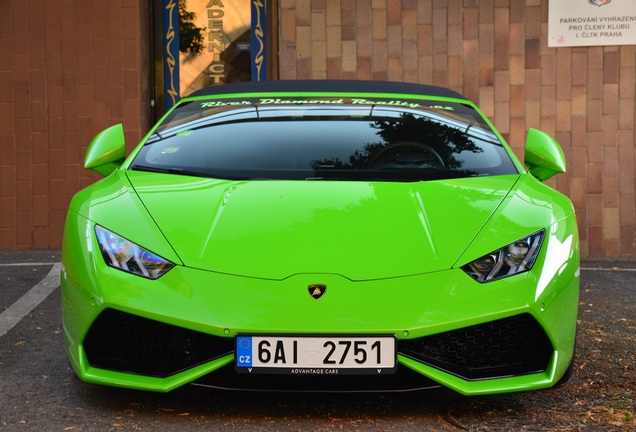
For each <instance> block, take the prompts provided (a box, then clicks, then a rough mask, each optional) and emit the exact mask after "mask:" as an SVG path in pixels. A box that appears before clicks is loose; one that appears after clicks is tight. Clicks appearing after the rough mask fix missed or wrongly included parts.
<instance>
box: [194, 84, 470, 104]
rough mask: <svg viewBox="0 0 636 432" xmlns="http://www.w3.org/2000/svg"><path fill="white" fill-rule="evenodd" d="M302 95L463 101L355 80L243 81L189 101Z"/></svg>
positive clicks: (431, 89) (416, 87)
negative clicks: (393, 95)
mask: <svg viewBox="0 0 636 432" xmlns="http://www.w3.org/2000/svg"><path fill="white" fill-rule="evenodd" d="M256 92H259V93H260V92H264V93H282V92H290V93H304V92H326V93H329V92H339V93H401V94H412V95H422V96H438V97H449V98H457V99H464V100H465V99H466V98H465V97H464V96H462V95H461V94H459V93H457V92H455V91H453V90H450V89H447V88H444V87H436V86H431V85H424V84H414V83H402V82H389V81H355V80H277V81H246V82H239V83H233V84H223V85H215V86H210V87H206V88H203V89H201V90H197V91H195V92H194V93H192V94H190V95H189V96H188V97H197V96H211V95H220V94H227V93H256Z"/></svg>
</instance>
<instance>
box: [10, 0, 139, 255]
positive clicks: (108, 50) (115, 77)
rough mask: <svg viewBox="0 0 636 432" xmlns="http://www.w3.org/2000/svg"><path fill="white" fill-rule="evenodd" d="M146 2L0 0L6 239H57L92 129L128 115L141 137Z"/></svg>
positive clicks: (13, 244) (40, 245)
mask: <svg viewBox="0 0 636 432" xmlns="http://www.w3.org/2000/svg"><path fill="white" fill-rule="evenodd" d="M144 3H145V2H143V1H140V0H108V1H96V0H92V1H91V0H82V1H74V0H0V11H1V13H0V50H1V54H0V249H33V248H35V249H59V248H60V247H61V244H62V229H63V224H64V219H65V216H66V209H67V208H68V203H69V201H70V198H71V197H72V195H73V194H74V193H75V192H76V191H78V190H79V189H80V188H81V187H83V186H85V185H88V184H89V183H92V182H93V181H94V180H95V179H96V178H98V177H97V176H96V175H94V174H93V173H92V172H89V171H87V170H84V169H83V166H82V161H83V158H84V153H85V151H86V147H87V146H88V144H89V143H90V141H91V139H92V138H93V136H94V135H95V134H96V133H97V132H99V131H100V130H102V129H104V128H106V127H107V126H110V125H112V124H115V123H122V122H123V123H124V128H125V132H126V139H127V142H128V144H130V145H132V144H135V143H136V142H139V139H140V138H141V135H142V133H143V132H144V131H145V129H146V128H147V125H144V124H142V123H144V120H143V119H144V117H145V116H143V115H142V113H143V110H144V109H145V108H144V107H143V105H142V100H147V97H142V93H143V92H144V88H147V86H148V77H147V70H148V69H147V67H146V63H147V60H146V61H145V62H144V61H142V59H143V58H144V56H146V57H147V54H144V51H143V49H142V45H143V44H145V43H147V42H145V39H147V38H146V37H145V33H143V28H144V24H143V23H144V21H147V20H146V19H145V18H146V17H145V16H144V15H142V7H143V4H144ZM142 16H143V18H144V19H143V20H142ZM142 34H144V37H143V38H142V37H141V35H142ZM144 67H145V71H146V73H145V74H144Z"/></svg>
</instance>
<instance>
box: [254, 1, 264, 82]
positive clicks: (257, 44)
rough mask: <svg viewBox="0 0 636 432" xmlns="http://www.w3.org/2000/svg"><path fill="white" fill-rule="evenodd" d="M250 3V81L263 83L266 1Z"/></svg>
mask: <svg viewBox="0 0 636 432" xmlns="http://www.w3.org/2000/svg"><path fill="white" fill-rule="evenodd" d="M250 1H251V3H252V31H251V36H252V37H251V39H252V42H251V48H252V81H265V80H266V79H267V74H266V72H267V71H266V61H265V60H266V54H265V46H266V45H265V42H266V39H265V25H266V24H265V23H266V19H265V18H266V17H265V2H266V1H267V0H250Z"/></svg>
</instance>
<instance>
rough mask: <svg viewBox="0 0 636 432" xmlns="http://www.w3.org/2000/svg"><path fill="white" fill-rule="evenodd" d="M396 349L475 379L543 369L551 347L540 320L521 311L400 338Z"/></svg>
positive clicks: (419, 359)
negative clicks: (458, 326) (460, 326)
mask: <svg viewBox="0 0 636 432" xmlns="http://www.w3.org/2000/svg"><path fill="white" fill-rule="evenodd" d="M399 351H400V353H402V354H404V355H406V356H408V357H411V358H413V359H415V360H418V361H421V362H422V363H426V364H428V365H430V366H433V367H435V368H438V369H442V370H444V371H446V372H449V373H451V374H453V375H457V376H459V377H461V378H464V379H468V380H478V379H487V378H499V377H506V376H514V375H525V374H530V373H536V372H543V371H545V370H546V368H547V367H548V363H549V362H550V358H551V357H552V352H553V348H552V344H551V343H550V341H549V339H548V337H547V335H546V334H545V332H544V331H543V329H542V328H541V326H540V325H539V323H538V322H537V321H536V320H535V319H534V318H533V317H532V316H531V315H530V314H522V315H517V316H513V317H510V318H504V319H500V320H497V321H491V322H488V323H484V324H478V325H474V326H471V327H465V328H461V329H458V330H453V331H450V332H446V333H440V334H436V335H432V336H427V337H423V338H419V339H413V340H406V341H401V342H400V343H399Z"/></svg>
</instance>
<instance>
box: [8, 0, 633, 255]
mask: <svg viewBox="0 0 636 432" xmlns="http://www.w3.org/2000/svg"><path fill="white" fill-rule="evenodd" d="M190 1H194V0H190ZM0 5H1V6H3V7H2V10H3V14H2V16H0V46H2V53H3V55H2V56H0V211H1V212H0V249H15V248H19V249H25V248H26V249H28V248H53V249H57V248H59V247H60V246H61V234H62V226H63V220H64V215H65V210H66V207H67V205H68V201H69V199H70V197H71V196H72V195H73V193H74V192H75V191H77V190H78V189H79V188H80V187H81V186H84V185H86V184H89V183H90V182H92V181H94V180H95V179H96V176H94V175H92V174H91V173H89V172H87V171H85V170H83V169H82V167H81V161H82V158H83V153H84V151H85V149H86V146H87V144H88V143H89V142H90V139H91V138H92V136H93V135H94V134H95V133H97V132H99V131H100V130H101V129H103V128H104V127H106V126H108V125H110V124H114V123H119V122H123V123H124V126H125V130H126V138H127V140H128V142H129V144H131V145H132V144H134V143H135V142H137V141H138V140H139V139H140V138H141V136H142V135H143V133H144V132H145V131H146V130H147V127H148V124H149V123H148V121H149V120H148V118H149V114H148V111H149V99H150V98H151V96H150V92H149V90H148V85H149V84H148V70H149V69H150V65H149V63H150V60H149V48H148V45H149V41H148V40H147V39H148V36H147V35H148V32H147V29H145V27H146V26H147V21H148V17H147V15H148V14H147V11H146V10H145V6H144V5H145V1H142V0H119V1H108V2H100V1H88V0H87V1H82V2H75V1H68V0H67V1H64V0H46V1H43V0H24V1H18V0H0ZM278 14H279V15H278V19H279V20H278V22H279V28H278V48H279V50H278V51H279V52H278V66H279V70H280V74H279V75H280V78H285V79H303V78H329V79H339V78H347V79H377V80H387V79H388V80H396V81H410V82H420V83H429V84H434V85H440V86H447V87H451V88H452V89H454V90H458V91H460V92H461V93H464V94H465V95H466V96H467V97H469V98H470V99H471V100H473V101H475V102H476V103H477V104H478V105H479V106H480V107H481V108H482V109H483V111H484V112H485V113H486V114H487V115H488V116H489V117H490V118H491V119H492V120H493V121H494V123H495V125H496V126H497V127H498V128H499V129H500V131H502V132H503V133H504V135H505V137H506V139H507V140H508V142H509V143H510V144H511V146H512V147H513V148H514V149H515V151H516V152H517V154H518V155H519V156H522V153H523V146H524V140H525V134H526V131H527V129H528V128H529V127H535V128H539V129H542V130H544V131H545V132H548V133H549V134H552V135H553V136H555V137H556V138H557V140H558V141H559V143H560V144H561V145H562V147H563V150H564V152H565V154H566V158H567V160H568V173H567V174H564V175H560V176H558V177H556V178H555V179H554V180H550V182H549V184H550V185H552V186H554V187H556V188H557V189H559V190H560V191H562V192H563V193H565V194H567V195H568V196H570V197H571V198H572V199H573V201H574V205H575V207H576V210H577V213H578V217H579V227H580V234H581V240H582V243H581V246H582V254H583V256H635V255H636V247H635V239H636V195H635V181H636V179H635V165H636V155H635V151H634V149H635V141H636V134H635V118H636V107H635V96H636V47H635V46H607V47H579V48H559V49H554V48H548V47H547V32H548V27H547V21H548V0H525V1H522V0H520V1H516V0H448V1H442V0H402V1H400V0H279V3H278ZM5 47H8V48H5Z"/></svg>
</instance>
